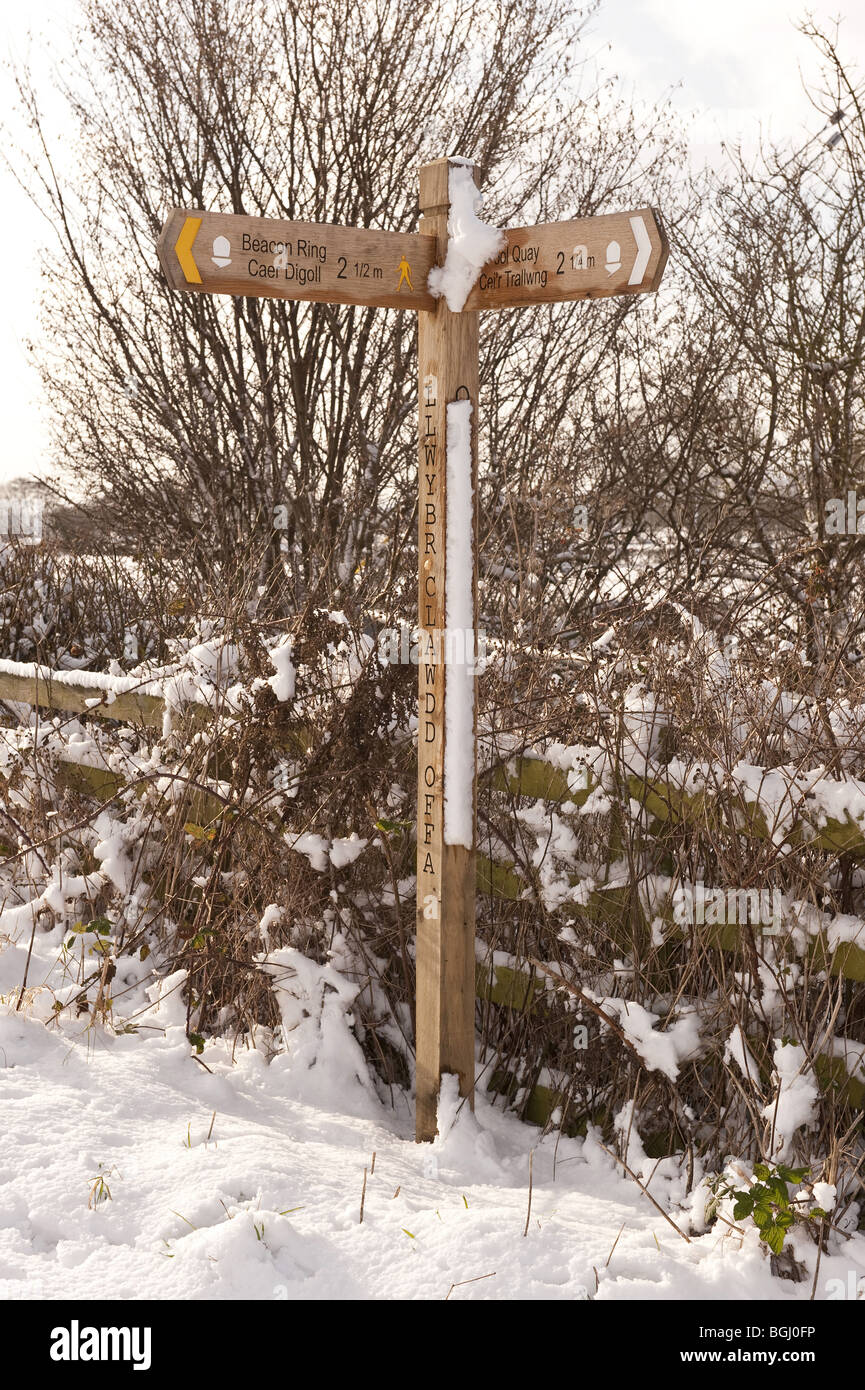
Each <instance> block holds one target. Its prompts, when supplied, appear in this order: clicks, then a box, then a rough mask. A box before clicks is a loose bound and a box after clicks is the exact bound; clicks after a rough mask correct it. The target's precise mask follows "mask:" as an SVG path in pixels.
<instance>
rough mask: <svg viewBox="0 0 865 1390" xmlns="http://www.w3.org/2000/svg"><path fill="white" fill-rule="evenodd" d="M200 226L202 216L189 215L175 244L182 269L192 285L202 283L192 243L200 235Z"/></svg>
mask: <svg viewBox="0 0 865 1390" xmlns="http://www.w3.org/2000/svg"><path fill="white" fill-rule="evenodd" d="M200 226H201V218H200V217H187V219H186V221H185V222H184V224H183V226H182V227H181V229H180V236H179V237H178V238H177V241H176V242H175V245H174V251H175V254H176V256H177V259H178V260H179V261H180V269H181V270H182V271H183V273H184V275H185V276H186V279H187V280H188V282H189V284H190V285H200V284H201V276H200V274H199V273H198V266H197V265H196V264H195V261H194V260H193V259H192V243H193V242H194V241H195V238H196V237H197V236H198V229H199V227H200Z"/></svg>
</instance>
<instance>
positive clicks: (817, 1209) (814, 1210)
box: [808, 1207, 829, 1221]
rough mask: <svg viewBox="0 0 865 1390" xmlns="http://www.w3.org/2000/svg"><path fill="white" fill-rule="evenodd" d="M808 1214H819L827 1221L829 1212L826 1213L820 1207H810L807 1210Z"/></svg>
mask: <svg viewBox="0 0 865 1390" xmlns="http://www.w3.org/2000/svg"><path fill="white" fill-rule="evenodd" d="M808 1215H809V1216H821V1217H822V1218H823V1220H824V1221H828V1220H829V1213H828V1211H824V1210H823V1208H822V1207H812V1208H811V1210H810V1211H809V1213H808Z"/></svg>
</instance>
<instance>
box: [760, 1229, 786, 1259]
mask: <svg viewBox="0 0 865 1390" xmlns="http://www.w3.org/2000/svg"><path fill="white" fill-rule="evenodd" d="M760 1239H761V1240H765V1242H766V1244H767V1245H768V1247H769V1249H770V1250H771V1251H772V1254H773V1255H780V1253H781V1251H782V1250H783V1249H784V1232H783V1230H782V1229H781V1227H780V1226H776V1225H774V1224H773V1225H771V1226H767V1227H766V1229H765V1231H763V1232H762V1234H761V1237H760Z"/></svg>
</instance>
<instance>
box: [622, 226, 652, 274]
mask: <svg viewBox="0 0 865 1390" xmlns="http://www.w3.org/2000/svg"><path fill="white" fill-rule="evenodd" d="M628 220H629V221H630V224H631V231H632V232H633V233H634V240H635V241H636V243H637V259H636V260H635V261H634V268H633V270H632V271H631V275H630V279H629V280H628V284H629V285H639V283H640V281H641V280H642V278H643V276H644V275H645V273H646V266H647V265H648V264H649V257H650V256H651V254H652V243H651V241H650V240H649V233H648V232H647V231H646V224H645V222H644V221H643V219H642V217H631V218H629V219H628Z"/></svg>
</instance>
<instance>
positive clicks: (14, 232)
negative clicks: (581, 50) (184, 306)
mask: <svg viewBox="0 0 865 1390" xmlns="http://www.w3.org/2000/svg"><path fill="white" fill-rule="evenodd" d="M122 3H128V0H122ZM166 3H171V0H166ZM34 10H35V13H36V14H37V15H38V19H35V20H34ZM807 10H810V12H811V13H812V14H813V15H814V17H815V18H816V19H818V20H819V21H822V22H824V23H830V22H832V21H833V20H834V19H836V18H837V17H838V16H839V14H840V15H842V16H844V17H843V19H842V25H841V52H842V55H847V58H848V61H849V62H851V63H852V62H853V61H855V59H856V58H857V56H858V55H859V54H861V53H865V4H863V3H862V0H801V3H799V4H797V3H795V0H722V3H720V4H713V3H711V0H606V3H605V4H604V7H603V9H602V11H601V13H600V14H599V15H598V16H597V18H596V19H595V20H594V21H593V23H592V27H591V37H590V41H589V46H590V47H591V48H592V49H595V50H599V51H600V54H599V56H601V57H602V58H603V59H604V61H605V66H607V67H608V68H610V69H612V70H613V71H615V72H617V73H618V74H619V75H620V76H621V78H622V81H623V83H624V84H625V92H626V94H627V95H628V96H633V98H634V99H635V100H637V101H640V102H652V101H656V100H657V99H659V98H661V97H663V96H665V95H671V97H672V99H673V101H674V103H675V105H676V106H677V107H679V108H680V109H682V110H683V111H687V112H689V113H693V112H696V113H698V119H697V120H696V121H694V122H692V124H691V130H692V133H693V140H694V152H695V154H697V155H701V156H702V155H705V154H707V153H708V154H709V155H711V153H712V151H713V149H715V148H717V140H719V139H720V138H728V139H729V138H731V137H734V136H736V135H738V134H742V135H743V136H745V137H748V136H754V135H755V134H756V133H757V130H758V129H759V127H760V126H761V125H762V127H763V128H764V130H768V131H769V132H770V133H771V134H772V135H774V136H775V137H776V138H778V139H779V140H780V139H782V138H786V137H792V138H795V137H796V136H797V135H798V134H799V133H800V132H802V133H803V134H804V135H805V137H806V138H807V136H808V135H811V134H813V133H815V131H816V128H817V126H818V124H819V122H817V120H816V116H815V113H814V112H813V111H812V110H811V108H810V106H809V104H808V101H807V98H806V97H805V95H804V93H803V91H802V75H803V73H804V75H805V76H812V75H813V73H814V66H815V65H814V59H813V57H812V54H811V49H810V45H808V44H807V43H806V42H805V40H804V39H802V38H801V36H800V35H798V34H797V33H796V28H795V24H796V21H797V20H798V19H799V18H801V17H802V16H803V15H804V14H805V13H806V11H807ZM75 12H76V4H75V0H40V3H39V6H38V9H36V7H31V6H23V5H22V6H16V5H12V4H5V5H3V6H2V12H0V57H3V58H8V57H9V56H10V55H16V54H17V55H18V56H19V57H20V56H23V54H24V53H25V51H26V50H27V35H28V32H30V31H31V30H32V31H35V35H36V56H37V62H38V66H39V67H40V68H41V70H42V72H43V75H44V77H45V78H46V79H48V81H49V85H48V87H47V90H46V95H45V106H46V108H47V110H48V114H49V116H50V114H51V92H50V68H49V66H48V64H47V61H46V59H45V58H44V56H43V55H44V48H43V45H42V44H41V43H40V42H39V35H40V34H41V35H43V36H48V38H49V39H50V43H51V45H52V46H53V47H55V48H58V47H60V46H62V36H63V32H64V26H65V25H66V23H67V22H68V20H69V19H70V18H71V17H72V16H73V15H74V14H75ZM607 45H609V52H608V53H606V54H604V53H603V50H604V49H605V48H606V46H607ZM11 99H12V94H11V85H10V82H9V79H8V76H7V75H6V74H5V73H3V74H0V110H3V111H6V110H8V107H9V104H10V101H11ZM4 143H5V142H4ZM0 207H2V217H0V264H2V265H3V266H4V268H5V271H6V279H5V283H4V286H3V299H2V305H3V308H2V316H0V421H2V429H0V480H2V479H4V478H12V477H18V476H23V475H29V474H32V473H39V472H41V471H43V470H44V469H45V468H46V467H47V466H48V464H49V462H50V460H49V458H48V452H47V451H48V443H47V434H46V431H45V426H44V422H43V419H42V413H41V409H40V400H39V381H38V378H37V376H36V374H35V371H34V370H33V368H32V367H30V366H29V365H28V363H27V360H26V356H25V351H24V340H25V338H26V337H27V336H28V334H30V333H32V332H34V330H35V328H36V322H35V316H36V298H37V293H38V290H39V246H40V244H44V242H45V239H46V233H45V229H44V224H43V223H42V222H41V220H40V219H39V217H38V216H37V215H36V214H35V213H34V212H33V210H32V209H31V207H30V205H29V203H28V202H27V200H26V198H25V197H24V196H23V195H22V194H21V192H20V191H19V189H18V188H17V186H16V184H15V182H14V179H13V178H12V177H11V175H10V174H9V173H8V171H7V170H5V169H3V168H2V167H0Z"/></svg>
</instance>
